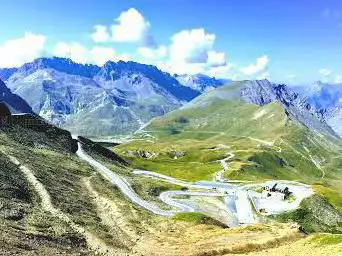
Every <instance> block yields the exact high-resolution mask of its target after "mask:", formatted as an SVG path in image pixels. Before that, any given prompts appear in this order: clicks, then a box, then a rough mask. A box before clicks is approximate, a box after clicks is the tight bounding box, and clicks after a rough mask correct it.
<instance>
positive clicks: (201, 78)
mask: <svg viewBox="0 0 342 256" xmlns="http://www.w3.org/2000/svg"><path fill="white" fill-rule="evenodd" d="M175 78H176V79H177V80H178V82H179V83H181V84H182V85H183V86H187V87H190V88H192V89H194V90H196V91H199V92H201V93H203V92H206V91H209V90H213V89H215V88H217V87H220V86H222V85H225V84H228V83H230V82H231V81H230V80H225V79H216V78H213V77H209V76H206V75H203V74H196V75H177V74H176V75H175Z"/></svg>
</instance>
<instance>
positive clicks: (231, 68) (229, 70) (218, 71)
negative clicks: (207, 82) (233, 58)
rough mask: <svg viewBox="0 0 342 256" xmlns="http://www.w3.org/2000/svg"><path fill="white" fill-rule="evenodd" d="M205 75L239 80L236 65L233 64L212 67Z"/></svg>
mask: <svg viewBox="0 0 342 256" xmlns="http://www.w3.org/2000/svg"><path fill="white" fill-rule="evenodd" d="M204 73H205V74H206V75H208V76H211V77H216V78H229V79H233V80H235V79H237V78H238V74H237V73H236V65H235V64H233V63H226V64H225V65H221V66H216V67H215V66H214V67H210V68H208V69H207V70H206V71H205V72H204Z"/></svg>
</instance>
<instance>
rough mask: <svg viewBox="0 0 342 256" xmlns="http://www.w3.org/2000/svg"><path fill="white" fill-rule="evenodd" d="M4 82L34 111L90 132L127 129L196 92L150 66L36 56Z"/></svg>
mask: <svg viewBox="0 0 342 256" xmlns="http://www.w3.org/2000/svg"><path fill="white" fill-rule="evenodd" d="M7 83H8V87H9V88H10V89H11V90H12V91H13V92H14V93H16V94H18V95H20V96H21V97H23V98H24V99H25V100H26V101H27V102H28V103H29V104H30V105H31V106H32V108H33V110H34V112H35V113H37V114H39V115H40V116H42V117H44V118H45V119H47V120H48V121H50V122H52V123H53V124H56V125H59V126H60V127H63V128H66V129H69V130H70V131H72V132H73V133H75V134H82V135H91V136H108V135H113V134H127V133H130V132H132V131H135V130H137V129H139V128H140V127H141V126H142V125H143V124H144V123H146V122H148V121H149V120H150V119H151V118H153V117H156V116H160V115H163V114H165V113H167V112H169V111H171V110H174V109H176V108H178V107H180V106H181V105H182V104H184V103H185V102H187V101H189V100H191V99H193V98H194V97H196V96H198V95H199V93H198V92H197V91H195V90H193V89H191V88H187V87H184V86H182V85H181V84H180V83H179V82H178V81H177V80H176V79H174V78H173V77H172V76H170V75H169V74H168V73H165V72H162V71H160V70H159V69H157V68H156V67H154V66H149V65H143V64H139V63H135V62H123V61H119V62H117V63H115V62H107V63H106V64H105V65H104V66H103V67H98V66H95V65H82V64H77V63H74V62H72V61H71V60H70V59H64V58H56V57H54V58H40V59H36V60H35V61H33V62H32V63H27V64H25V65H23V66H22V67H20V68H18V69H17V70H16V71H15V72H14V73H12V75H11V76H10V77H8V79H7Z"/></svg>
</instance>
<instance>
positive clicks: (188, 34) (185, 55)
mask: <svg viewBox="0 0 342 256" xmlns="http://www.w3.org/2000/svg"><path fill="white" fill-rule="evenodd" d="M215 38H216V36H215V35H214V34H208V33H206V32H205V30H204V29H203V28H199V29H192V30H183V31H180V32H178V33H177V34H175V35H173V36H172V38H171V40H172V44H171V46H170V57H171V61H172V62H174V63H179V62H183V63H206V62H207V60H208V51H209V50H211V49H212V47H213V45H214V42H215Z"/></svg>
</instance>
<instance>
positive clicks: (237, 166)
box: [114, 85, 342, 209]
mask: <svg viewBox="0 0 342 256" xmlns="http://www.w3.org/2000/svg"><path fill="white" fill-rule="evenodd" d="M234 86H235V87H236V86H238V85H233V88H228V87H223V88H220V89H219V90H217V91H214V92H212V93H209V94H207V95H203V96H200V97H199V98H198V99H196V100H195V101H194V102H193V103H192V105H190V106H188V107H186V108H182V109H180V110H177V111H174V112H171V113H169V114H168V115H166V116H165V117H163V118H158V119H156V120H154V121H153V122H152V123H151V124H150V125H149V126H148V127H146V129H145V130H146V132H147V133H148V136H146V134H140V135H137V137H138V136H140V138H144V137H145V138H147V139H145V140H140V138H139V137H138V138H139V140H134V141H132V142H131V143H128V144H124V145H121V146H119V147H116V148H115V149H114V150H115V151H116V152H118V153H120V154H122V155H123V156H125V157H126V158H127V159H128V160H129V161H131V162H132V164H133V165H134V166H135V167H136V168H142V169H146V170H150V171H156V172H159V173H162V174H166V175H170V176H173V177H177V178H180V179H184V180H190V181H195V180H204V179H207V180H208V179H212V178H213V175H214V173H215V172H217V171H218V170H220V169H221V167H220V165H219V163H217V162H214V161H215V160H217V159H222V158H224V153H225V152H227V151H232V152H233V153H235V155H236V156H235V157H234V158H233V159H231V160H230V170H229V171H228V172H226V173H225V175H226V177H227V178H231V179H246V180H254V181H256V180H265V179H288V180H297V181H301V182H304V183H307V184H313V185H314V186H313V187H314V189H315V191H316V192H317V193H318V194H320V195H322V196H324V197H326V198H327V199H328V203H329V204H332V205H333V206H334V207H335V208H337V209H341V207H342V191H341V190H340V187H341V185H342V171H341V167H342V166H341V162H340V161H339V159H340V157H341V155H342V151H341V142H339V141H336V140H332V139H330V138H327V137H324V136H321V135H319V134H316V133H314V132H311V131H309V130H308V129H306V128H304V127H302V126H301V125H299V124H298V123H297V122H296V121H292V120H289V119H288V118H287V117H286V115H285V112H284V109H283V107H282V106H281V105H280V104H279V103H277V102H275V103H271V104H268V105H266V106H263V107H259V106H256V105H252V104H244V103H241V102H240V101H237V100H235V98H234V90H235V88H234ZM218 95H219V96H218ZM222 95H223V96H224V97H225V98H224V99H222ZM227 99H228V100H227ZM151 136H152V138H153V139H151ZM258 140H265V141H268V142H272V143H274V144H273V146H269V145H267V144H265V143H261V142H260V141H258ZM220 144H224V145H228V146H230V147H231V148H230V149H226V148H223V149H220V150H211V149H213V148H215V147H216V146H218V145H220ZM280 148H281V152H280V150H279V149H280ZM132 151H133V152H137V151H147V152H151V153H155V154H158V155H157V156H156V157H152V158H150V159H146V158H143V157H136V156H132V154H131V153H130V152H132ZM172 151H179V152H184V153H185V155H184V156H183V157H179V158H178V159H173V158H172V157H170V152H172ZM312 159H314V160H315V161H316V162H320V167H317V166H316V165H315V163H314V161H312ZM322 177H323V178H322Z"/></svg>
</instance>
